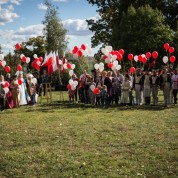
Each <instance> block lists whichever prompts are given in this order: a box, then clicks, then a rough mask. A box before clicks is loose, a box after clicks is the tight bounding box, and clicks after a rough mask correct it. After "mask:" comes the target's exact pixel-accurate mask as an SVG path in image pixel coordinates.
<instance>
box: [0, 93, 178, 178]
mask: <svg viewBox="0 0 178 178" xmlns="http://www.w3.org/2000/svg"><path fill="white" fill-rule="evenodd" d="M65 99H66V98H65ZM53 100H54V101H53V103H51V104H45V103H43V104H38V105H37V106H35V107H32V106H24V107H21V108H19V109H12V110H6V111H5V112H3V113H0V177H1V178H3V177H22V178H26V177H29V178H31V177H32V178H33V177H48V178H53V177H54V178H58V177H69V178H72V177H92V178H96V177H118V178H122V177H131V178H132V177H133V178H136V177H145V178H166V177H170V178H175V177H178V107H177V106H176V107H175V106H172V107H169V108H164V107H162V106H161V105H159V106H156V107H148V106H140V107H137V106H133V107H128V106H124V107H120V106H119V107H115V106H113V107H111V108H105V109H103V108H100V107H93V108H92V107H91V106H90V105H87V106H85V105H82V104H76V105H69V104H68V102H67V101H64V102H59V101H58V100H59V93H57V92H55V93H53Z"/></svg>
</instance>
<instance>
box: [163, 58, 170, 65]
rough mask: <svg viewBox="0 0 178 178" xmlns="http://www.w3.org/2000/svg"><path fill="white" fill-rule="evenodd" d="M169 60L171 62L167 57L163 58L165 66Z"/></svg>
mask: <svg viewBox="0 0 178 178" xmlns="http://www.w3.org/2000/svg"><path fill="white" fill-rule="evenodd" d="M168 60H169V59H168V57H167V56H164V57H163V62H164V63H165V64H166V63H167V62H168Z"/></svg>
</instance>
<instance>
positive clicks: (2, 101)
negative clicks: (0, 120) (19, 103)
mask: <svg viewBox="0 0 178 178" xmlns="http://www.w3.org/2000/svg"><path fill="white" fill-rule="evenodd" d="M0 107H1V111H3V110H4V108H5V99H4V98H0Z"/></svg>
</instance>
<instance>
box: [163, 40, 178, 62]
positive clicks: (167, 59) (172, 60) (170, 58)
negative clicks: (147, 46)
mask: <svg viewBox="0 0 178 178" xmlns="http://www.w3.org/2000/svg"><path fill="white" fill-rule="evenodd" d="M164 49H165V50H166V51H167V52H168V53H169V56H170V55H171V54H172V53H174V47H170V45H169V43H165V44H164ZM169 60H170V62H171V63H174V62H175V61H176V57H175V56H173V55H172V56H170V57H169V58H168V57H167V56H164V57H163V62H164V63H165V64H166V63H167V62H168V61H169Z"/></svg>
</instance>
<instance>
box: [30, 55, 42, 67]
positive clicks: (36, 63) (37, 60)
mask: <svg viewBox="0 0 178 178" xmlns="http://www.w3.org/2000/svg"><path fill="white" fill-rule="evenodd" d="M33 57H34V61H33V62H32V63H31V66H32V67H33V68H35V69H36V70H40V66H41V63H42V61H43V58H42V57H39V58H38V56H37V55H36V54H34V55H33Z"/></svg>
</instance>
